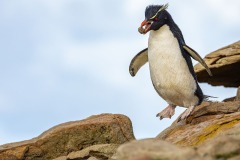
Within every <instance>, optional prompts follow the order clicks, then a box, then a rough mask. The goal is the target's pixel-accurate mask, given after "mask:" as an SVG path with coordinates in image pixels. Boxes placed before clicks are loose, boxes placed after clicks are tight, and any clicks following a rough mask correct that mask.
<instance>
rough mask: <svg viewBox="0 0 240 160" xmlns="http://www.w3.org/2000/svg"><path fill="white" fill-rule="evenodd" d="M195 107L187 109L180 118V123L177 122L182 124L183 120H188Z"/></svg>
mask: <svg viewBox="0 0 240 160" xmlns="http://www.w3.org/2000/svg"><path fill="white" fill-rule="evenodd" d="M194 107H195V106H191V107H189V108H188V109H186V110H185V111H184V112H183V113H182V114H181V115H180V117H179V118H178V121H177V122H180V121H181V120H184V119H187V118H188V117H189V116H190V115H191V113H192V111H193V109H194Z"/></svg>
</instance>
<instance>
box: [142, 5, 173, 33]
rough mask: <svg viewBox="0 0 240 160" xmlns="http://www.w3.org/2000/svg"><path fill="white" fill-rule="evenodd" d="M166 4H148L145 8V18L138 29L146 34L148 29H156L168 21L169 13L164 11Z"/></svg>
mask: <svg viewBox="0 0 240 160" xmlns="http://www.w3.org/2000/svg"><path fill="white" fill-rule="evenodd" d="M167 7H168V4H166V5H150V6H147V8H146V10H145V20H144V21H143V22H142V23H141V26H140V27H139V28H138V31H139V32H140V33H141V34H146V33H147V32H148V31H150V30H154V31H156V30H158V29H159V28H161V27H162V26H163V25H164V24H166V23H167V22H168V15H169V13H168V12H167V11H166V9H167Z"/></svg>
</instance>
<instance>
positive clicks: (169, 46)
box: [129, 4, 212, 121]
mask: <svg viewBox="0 0 240 160" xmlns="http://www.w3.org/2000/svg"><path fill="white" fill-rule="evenodd" d="M167 8H168V4H165V5H149V6H147V7H146V10H145V20H144V21H143V22H142V23H141V26H140V27H139V28H138V31H139V33H141V34H146V33H148V32H150V34H149V38H148V48H145V49H143V50H142V51H140V52H139V53H138V54H137V55H136V56H135V57H134V58H133V59H132V61H131V63H130V66H129V72H130V75H131V76H133V77H134V76H135V75H136V73H137V72H138V70H139V69H140V68H141V67H142V66H143V65H144V64H146V63H147V62H149V69H150V77H151V80H152V84H153V87H154V88H155V90H156V92H157V93H158V94H159V96H160V97H162V98H163V99H164V100H165V101H166V102H167V103H168V106H167V107H166V108H165V109H164V110H162V111H161V112H159V113H158V114H157V117H160V120H162V119H163V118H171V117H172V116H173V115H174V113H175V108H176V107H177V106H180V107H184V108H187V109H186V110H185V111H184V112H183V113H182V114H181V115H180V118H179V119H178V121H180V120H184V119H186V118H187V117H188V116H189V115H190V114H191V113H192V111H193V109H194V108H195V107H196V106H198V105H200V104H201V103H202V101H204V100H205V99H206V98H208V96H205V95H203V92H202V90H201V88H200V86H199V84H198V81H197V77H196V74H195V72H194V69H193V64H192V60H191V57H192V58H193V59H195V60H197V61H198V62H199V63H200V64H201V65H203V66H204V68H205V69H206V71H207V72H208V74H209V75H210V76H212V73H211V71H210V69H209V68H208V66H207V64H206V63H205V62H204V60H203V59H202V58H201V57H200V55H199V54H198V53H197V52H196V51H195V50H193V49H192V48H190V47H189V46H188V45H187V44H186V43H185V41H184V38H183V35H182V32H181V30H180V28H179V27H178V25H177V24H176V23H175V22H174V20H173V18H172V16H171V15H170V14H169V12H168V11H167V10H166V9H167Z"/></svg>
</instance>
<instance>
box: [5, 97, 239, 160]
mask: <svg viewBox="0 0 240 160" xmlns="http://www.w3.org/2000/svg"><path fill="white" fill-rule="evenodd" d="M239 111H240V101H237V100H235V101H231V102H204V103H202V104H201V105H200V106H197V107H196V108H195V109H194V111H193V113H192V114H191V116H190V117H188V118H187V119H186V120H184V121H180V122H178V123H177V122H174V123H173V124H172V125H171V126H170V127H169V128H167V129H166V130H164V131H163V132H162V133H160V134H159V135H158V136H157V137H155V138H152V139H143V140H135V138H134V135H133V131H132V124H131V121H130V119H129V118H128V117H126V116H124V115H118V114H117V115H115V114H102V115H96V116H91V117H89V118H87V119H84V120H81V121H75V122H68V123H64V124H61V125H58V126H56V127H53V128H51V129H50V130H48V131H46V132H44V133H43V134H41V135H40V136H38V137H36V138H34V139H32V140H29V141H24V142H18V143H12V144H6V145H3V146H0V160H40V159H41V160H45V159H46V160H48V159H54V160H106V159H111V160H156V159H164V160H165V159H166V160H188V159H189V160H205V159H206V160H238V159H240V112H239Z"/></svg>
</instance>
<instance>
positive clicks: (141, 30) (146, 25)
mask: <svg viewBox="0 0 240 160" xmlns="http://www.w3.org/2000/svg"><path fill="white" fill-rule="evenodd" d="M152 23H153V21H151V20H150V21H147V20H146V19H145V20H144V21H143V22H142V23H141V26H140V27H139V28H138V32H139V33H141V34H146V33H147V32H148V31H150V27H151V25H152Z"/></svg>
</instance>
